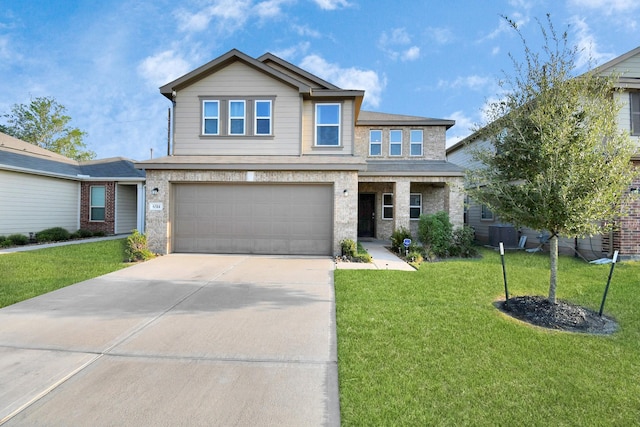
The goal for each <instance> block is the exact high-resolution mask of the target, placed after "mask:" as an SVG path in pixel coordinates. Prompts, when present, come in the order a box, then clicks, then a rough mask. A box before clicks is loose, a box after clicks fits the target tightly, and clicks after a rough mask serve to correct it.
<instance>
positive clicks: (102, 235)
mask: <svg viewBox="0 0 640 427" xmlns="http://www.w3.org/2000/svg"><path fill="white" fill-rule="evenodd" d="M134 231H135V230H134ZM106 235H107V233H105V232H104V231H94V232H93V237H104V236H106Z"/></svg>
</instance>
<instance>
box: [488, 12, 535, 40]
mask: <svg viewBox="0 0 640 427" xmlns="http://www.w3.org/2000/svg"><path fill="white" fill-rule="evenodd" d="M507 18H508V19H510V20H511V21H512V22H515V24H516V26H517V27H518V28H522V27H523V26H525V25H527V24H528V23H529V17H528V16H524V15H522V14H521V13H518V12H515V13H513V14H512V15H511V16H508V17H507ZM510 31H513V29H512V27H511V25H510V24H509V23H508V22H507V21H506V20H505V19H504V18H502V17H501V18H500V21H499V24H498V28H496V29H495V30H493V31H492V32H490V33H489V34H487V35H486V36H484V37H483V38H482V39H480V41H485V40H494V39H496V38H498V37H499V36H500V35H502V34H503V33H508V32H510Z"/></svg>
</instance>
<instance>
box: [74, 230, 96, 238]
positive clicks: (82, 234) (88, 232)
mask: <svg viewBox="0 0 640 427" xmlns="http://www.w3.org/2000/svg"><path fill="white" fill-rule="evenodd" d="M75 234H77V235H78V237H80V238H82V239H86V238H87V237H93V231H91V230H86V229H84V228H81V229H79V230H78V231H76V233H75Z"/></svg>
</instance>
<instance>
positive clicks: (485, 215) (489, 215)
mask: <svg viewBox="0 0 640 427" xmlns="http://www.w3.org/2000/svg"><path fill="white" fill-rule="evenodd" d="M480 219H483V220H485V221H493V212H491V209H489V206H487V205H482V211H481V213H480Z"/></svg>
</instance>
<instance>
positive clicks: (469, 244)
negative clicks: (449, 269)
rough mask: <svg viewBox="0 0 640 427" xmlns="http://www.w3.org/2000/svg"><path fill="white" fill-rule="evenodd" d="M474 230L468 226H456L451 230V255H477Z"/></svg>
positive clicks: (468, 256) (465, 256)
mask: <svg viewBox="0 0 640 427" xmlns="http://www.w3.org/2000/svg"><path fill="white" fill-rule="evenodd" d="M474 239H475V231H474V230H473V228H471V227H468V226H463V227H458V228H456V229H455V230H454V231H453V237H452V242H451V247H450V248H449V253H450V254H451V256H460V257H464V258H470V257H474V256H476V255H478V248H477V247H476V245H475V244H474Z"/></svg>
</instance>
